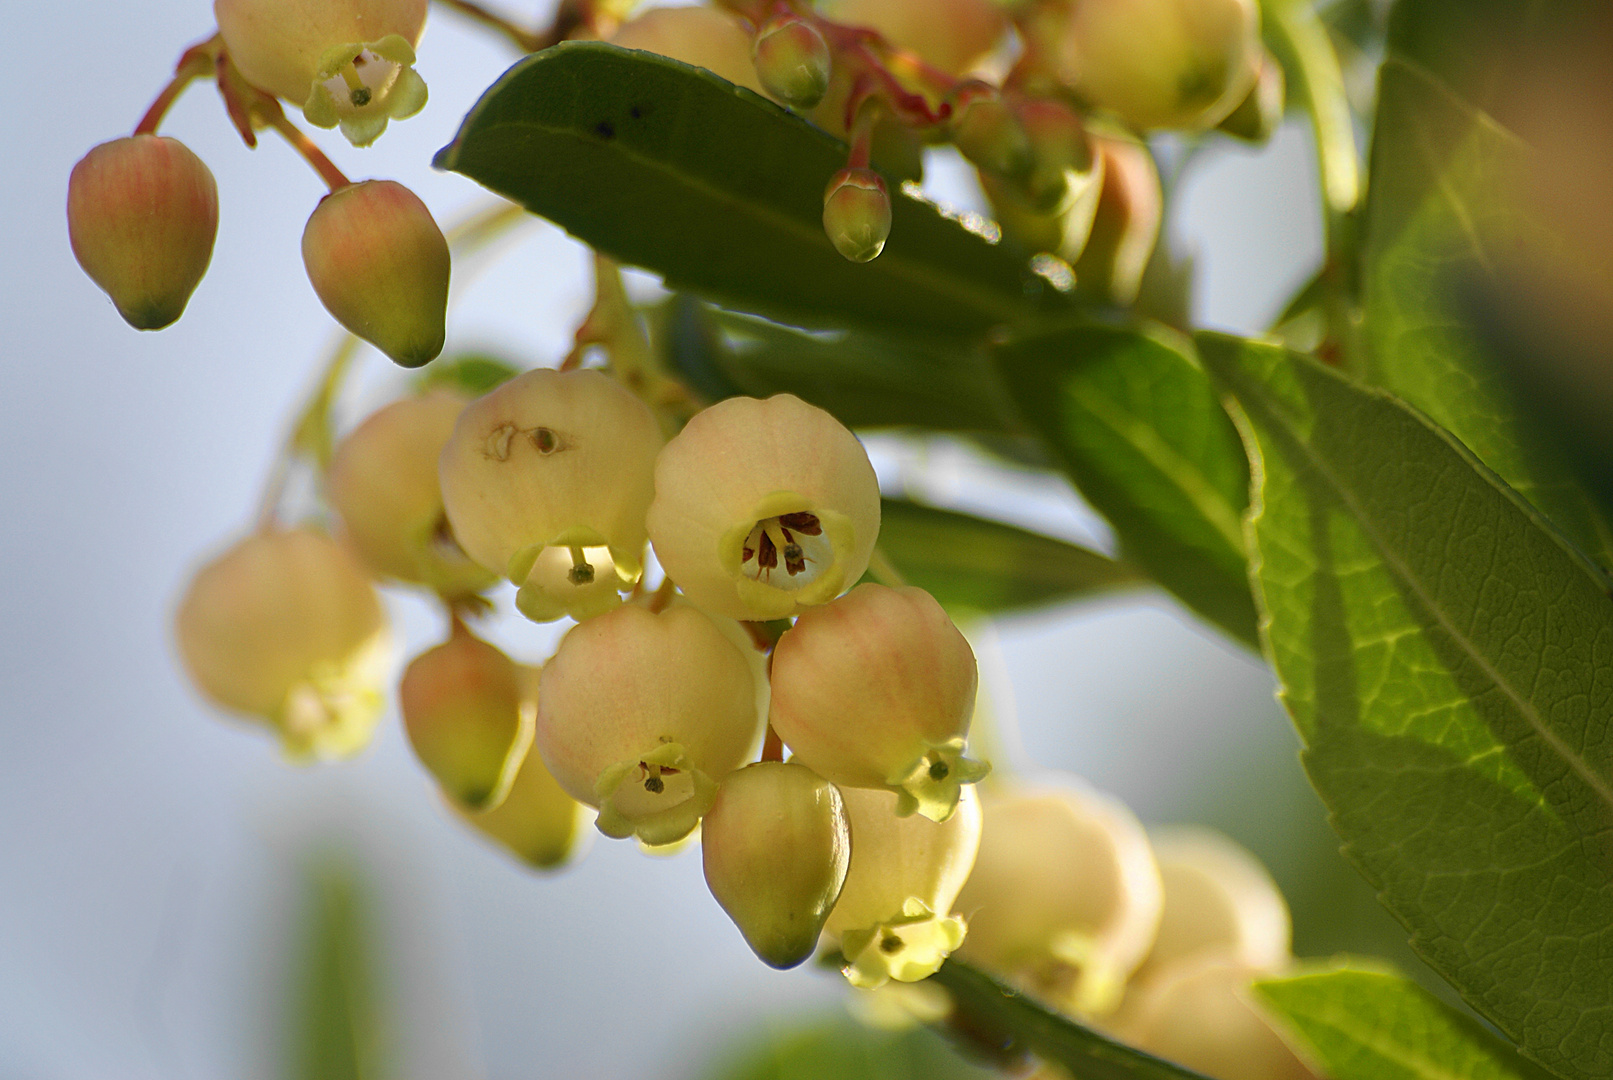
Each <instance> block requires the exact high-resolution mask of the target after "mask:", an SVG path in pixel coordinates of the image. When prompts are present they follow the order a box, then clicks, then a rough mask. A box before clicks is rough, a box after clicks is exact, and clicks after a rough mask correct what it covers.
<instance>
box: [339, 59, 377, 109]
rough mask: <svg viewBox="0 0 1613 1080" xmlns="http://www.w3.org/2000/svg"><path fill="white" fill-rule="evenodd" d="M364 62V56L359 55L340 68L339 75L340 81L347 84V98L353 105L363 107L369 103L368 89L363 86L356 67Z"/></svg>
mask: <svg viewBox="0 0 1613 1080" xmlns="http://www.w3.org/2000/svg"><path fill="white" fill-rule="evenodd" d="M363 62H364V54H363V53H359V54H358V55H357V56H355V57H354V58H353V60H352V62H351V63H349V64H348V65H347V66H346V67H344V68H342V70H341V71H340V72H339V74H340V75H341V77H342V81H343V82H344V83H346V84H347V98H348V100H349V101H351V102H352V103H353V104H354V105H358V106H364V105H368V104H369V103H370V88H369V87H367V86H365V85H364V80H363V79H361V78H360V77H359V74H358V65H359V64H362V63H363Z"/></svg>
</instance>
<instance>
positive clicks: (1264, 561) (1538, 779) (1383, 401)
mask: <svg viewBox="0 0 1613 1080" xmlns="http://www.w3.org/2000/svg"><path fill="white" fill-rule="evenodd" d="M1199 355H1200V356H1201V358H1202V359H1203V362H1204V364H1205V366H1206V367H1207V368H1208V369H1209V371H1210V373H1211V375H1212V376H1213V377H1214V378H1215V379H1216V380H1217V381H1218V382H1220V383H1221V384H1222V385H1224V386H1225V387H1226V389H1227V390H1228V391H1229V392H1230V393H1231V394H1232V395H1233V396H1234V397H1235V399H1236V401H1237V403H1238V405H1239V406H1240V410H1239V412H1240V414H1241V417H1242V418H1241V419H1240V426H1241V428H1242V430H1243V433H1244V437H1245V441H1246V443H1247V445H1248V448H1249V453H1250V459H1251V460H1252V461H1254V462H1255V463H1256V464H1255V470H1254V471H1255V475H1256V477H1257V478H1258V484H1257V491H1256V499H1257V502H1256V509H1255V512H1254V513H1253V514H1252V516H1251V530H1252V536H1253V542H1254V545H1255V548H1256V551H1255V554H1254V559H1253V565H1254V568H1255V574H1256V581H1257V585H1258V591H1259V594H1260V596H1261V600H1262V609H1263V616H1264V618H1265V625H1266V633H1267V639H1268V640H1267V644H1268V654H1269V656H1270V657H1271V660H1272V663H1273V665H1274V666H1275V668H1276V670H1277V675H1278V678H1279V680H1280V682H1281V685H1282V691H1281V696H1282V699H1283V702H1284V704H1285V705H1286V706H1287V708H1288V711H1289V713H1290V714H1291V715H1292V717H1293V719H1294V723H1295V725H1296V726H1297V727H1298V728H1299V732H1300V735H1301V737H1302V738H1303V739H1304V741H1305V744H1306V747H1305V751H1304V754H1303V759H1304V762H1305V767H1306V770H1307V772H1308V773H1309V774H1310V777H1311V781H1312V783H1313V784H1314V785H1315V786H1316V788H1317V790H1318V791H1319V792H1320V794H1321V796H1322V799H1323V801H1324V802H1326V803H1327V805H1328V808H1329V809H1330V810H1331V811H1332V820H1333V825H1334V828H1335V829H1336V830H1337V831H1338V832H1339V835H1340V836H1342V837H1343V838H1344V841H1345V853H1346V854H1347V855H1348V856H1349V857H1350V858H1351V859H1352V860H1353V861H1354V862H1355V863H1356V865H1357V866H1358V867H1359V868H1360V869H1361V870H1362V872H1363V873H1364V874H1365V875H1366V876H1367V878H1368V880H1370V881H1371V882H1372V883H1373V884H1374V885H1375V886H1376V887H1377V888H1378V889H1379V890H1380V896H1381V899H1382V900H1383V902H1384V904H1385V905H1387V906H1388V908H1389V909H1390V911H1392V912H1393V913H1394V914H1395V915H1396V917H1398V918H1399V919H1400V920H1401V922H1403V923H1405V925H1406V926H1407V927H1408V928H1409V929H1410V930H1411V933H1412V944H1413V946H1414V947H1415V948H1416V949H1417V951H1418V952H1419V953H1420V954H1421V955H1422V956H1423V957H1424V958H1425V959H1426V960H1427V961H1428V962H1429V964H1430V965H1431V966H1432V967H1433V968H1434V969H1435V970H1436V971H1438V972H1439V973H1440V974H1441V975H1443V976H1444V977H1445V978H1446V979H1448V980H1449V981H1450V982H1451V984H1452V985H1453V986H1455V987H1456V989H1457V990H1458V991H1459V992H1460V993H1461V994H1462V996H1463V997H1464V998H1466V999H1467V1001H1468V1002H1470V1003H1471V1004H1472V1005H1473V1007H1474V1008H1476V1009H1478V1010H1479V1011H1480V1012H1481V1013H1483V1014H1484V1015H1485V1016H1486V1017H1488V1018H1489V1019H1490V1020H1492V1021H1494V1022H1495V1024H1496V1025H1497V1026H1498V1027H1500V1028H1501V1029H1502V1030H1503V1031H1504V1032H1506V1034H1507V1035H1508V1036H1510V1037H1511V1038H1513V1039H1514V1040H1516V1041H1517V1042H1518V1043H1519V1044H1520V1045H1521V1046H1522V1047H1523V1048H1524V1049H1525V1050H1526V1051H1527V1052H1528V1053H1529V1054H1531V1055H1532V1056H1534V1057H1535V1058H1537V1059H1538V1060H1540V1061H1541V1062H1543V1063H1544V1064H1546V1065H1547V1066H1549V1067H1551V1068H1552V1069H1554V1070H1556V1071H1557V1072H1559V1073H1560V1074H1561V1075H1564V1076H1569V1077H1576V1078H1578V1077H1583V1078H1587V1080H1588V1078H1589V1077H1593V1076H1598V1077H1605V1076H1608V1075H1610V1073H1613V1042H1610V1040H1609V1038H1608V1032H1609V1031H1610V1030H1613V995H1610V993H1609V988H1610V987H1613V602H1610V601H1609V598H1608V596H1607V594H1606V593H1605V592H1603V590H1602V588H1601V586H1600V584H1599V582H1598V580H1597V579H1596V578H1595V577H1594V576H1593V575H1592V574H1591V572H1590V571H1589V570H1588V569H1586V567H1585V566H1584V565H1583V564H1582V563H1581V562H1580V561H1578V560H1577V559H1576V558H1575V557H1574V556H1573V555H1572V554H1571V553H1570V552H1568V551H1567V550H1566V549H1565V548H1564V547H1563V546H1562V545H1561V544H1560V543H1559V541H1558V539H1557V537H1556V535H1555V533H1554V532H1552V531H1551V530H1550V528H1549V527H1548V526H1546V525H1545V524H1543V523H1542V521H1541V520H1540V518H1539V517H1538V515H1537V514H1535V513H1534V511H1533V510H1531V509H1530V508H1529V506H1528V504H1527V503H1525V502H1523V501H1522V500H1521V499H1520V498H1519V497H1518V496H1517V495H1516V493H1514V492H1513V491H1511V489H1509V488H1507V487H1506V486H1505V485H1504V484H1501V483H1500V482H1499V481H1497V480H1496V478H1495V477H1494V475H1493V474H1491V473H1490V472H1489V471H1488V470H1486V469H1484V468H1483V467H1482V466H1481V465H1479V464H1478V463H1477V462H1476V461H1475V460H1474V459H1473V456H1472V455H1471V453H1470V452H1469V451H1468V450H1467V449H1466V448H1465V447H1463V446H1462V445H1461V443H1459V442H1458V441H1456V440H1455V439H1453V438H1452V437H1451V436H1450V435H1449V434H1448V433H1447V432H1445V431H1443V430H1441V429H1440V428H1438V427H1436V426H1434V425H1433V424H1431V423H1430V422H1429V421H1428V420H1426V419H1424V418H1423V417H1422V416H1421V415H1420V414H1419V413H1416V412H1414V411H1413V410H1411V409H1408V408H1407V407H1405V406H1404V405H1402V404H1400V403H1399V402H1397V401H1396V400H1394V399H1393V398H1391V397H1389V396H1388V395H1387V394H1384V393H1382V392H1380V391H1375V390H1368V389H1363V388H1360V387H1357V386H1355V385H1352V384H1351V383H1349V382H1347V381H1346V380H1345V379H1344V377H1343V376H1341V375H1340V374H1338V373H1337V372H1336V371H1334V370H1332V369H1330V368H1326V367H1324V366H1322V365H1321V364H1318V363H1317V362H1315V361H1313V360H1311V359H1309V358H1307V357H1304V356H1300V355H1299V354H1295V353H1289V352H1287V351H1285V350H1283V349H1281V348H1278V347H1276V346H1271V345H1264V344H1257V343H1253V342H1241V341H1238V340H1236V339H1233V338H1227V337H1223V336H1220V335H1214V334H1201V335H1200V336H1199Z"/></svg>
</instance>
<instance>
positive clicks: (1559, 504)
mask: <svg viewBox="0 0 1613 1080" xmlns="http://www.w3.org/2000/svg"><path fill="white" fill-rule="evenodd" d="M1464 2H1466V0H1464ZM1528 154H1529V150H1528V148H1527V147H1525V146H1524V145H1523V144H1522V143H1521V142H1519V141H1518V139H1517V138H1516V137H1515V136H1513V135H1512V134H1510V133H1509V132H1507V131H1505V130H1503V129H1502V128H1500V127H1498V126H1497V125H1496V124H1495V122H1494V121H1493V120H1491V119H1490V118H1489V117H1487V116H1485V115H1484V114H1482V113H1480V112H1477V111H1475V110H1474V109H1473V108H1472V107H1470V106H1468V105H1466V104H1465V103H1463V102H1462V101H1461V100H1460V99H1458V98H1457V97H1455V96H1454V95H1453V94H1452V93H1451V92H1450V91H1449V90H1447V89H1446V88H1445V87H1443V86H1440V85H1439V84H1438V83H1437V82H1435V81H1434V80H1433V79H1432V78H1431V77H1430V76H1429V75H1428V74H1427V73H1426V72H1423V71H1422V70H1420V69H1418V68H1415V67H1412V66H1409V65H1407V64H1404V63H1399V62H1394V61H1391V62H1390V63H1388V64H1386V65H1384V69H1383V77H1382V85H1381V89H1380V99H1379V109H1378V127H1377V138H1376V141H1375V143H1374V144H1373V152H1372V177H1373V179H1372V184H1371V186H1370V189H1369V190H1370V195H1369V197H1368V209H1367V216H1368V237H1369V241H1368V245H1367V252H1366V267H1367V279H1366V322H1365V334H1366V340H1367V344H1368V346H1369V352H1370V367H1369V372H1368V374H1369V377H1370V378H1371V380H1372V381H1373V382H1374V383H1376V384H1377V385H1380V386H1383V387H1385V388H1386V389H1388V390H1391V391H1393V392H1394V393H1395V394H1396V395H1398V396H1399V397H1400V398H1402V399H1403V400H1405V401H1407V402H1409V403H1410V404H1412V405H1415V406H1417V408H1419V409H1421V410H1422V411H1423V412H1425V413H1427V414H1428V415H1429V416H1430V417H1431V418H1432V419H1433V420H1434V421H1435V423H1437V424H1439V425H1440V426H1442V427H1444V428H1445V429H1446V430H1448V431H1450V432H1451V434H1453V435H1455V436H1456V437H1457V438H1458V439H1461V440H1462V442H1464V443H1465V444H1467V447H1468V449H1470V450H1472V451H1473V452H1474V453H1475V454H1477V455H1478V457H1479V460H1481V461H1483V462H1484V463H1485V464H1486V465H1488V466H1489V467H1490V468H1491V469H1494V470H1495V471H1496V473H1498V474H1499V475H1500V476H1501V478H1502V479H1503V480H1505V481H1506V482H1507V483H1508V484H1510V485H1511V486H1512V487H1513V488H1514V489H1515V490H1516V491H1517V492H1518V493H1519V494H1520V495H1522V496H1523V497H1524V498H1526V499H1528V500H1529V501H1530V502H1531V503H1533V504H1534V505H1535V507H1536V508H1537V509H1538V510H1540V512H1541V513H1543V514H1544V515H1545V516H1546V517H1547V518H1548V519H1550V520H1551V522H1552V523H1553V524H1555V525H1556V526H1557V527H1558V528H1559V529H1560V530H1562V532H1563V534H1564V535H1565V536H1566V537H1567V538H1568V540H1569V541H1570V542H1571V543H1573V544H1574V545H1575V546H1576V547H1578V548H1579V550H1580V551H1582V552H1583V553H1584V554H1585V555H1587V556H1588V557H1590V558H1591V559H1592V560H1593V561H1594V562H1596V563H1597V564H1598V565H1600V566H1601V567H1602V568H1604V570H1605V569H1609V568H1613V528H1610V527H1609V524H1608V522H1607V520H1606V519H1605V517H1604V516H1603V514H1602V511H1601V510H1600V509H1599V507H1598V506H1597V504H1596V502H1595V500H1594V499H1593V498H1592V496H1591V495H1590V494H1589V493H1588V492H1587V491H1586V490H1585V489H1584V488H1583V487H1582V486H1581V485H1580V483H1579V481H1578V479H1577V478H1576V477H1575V475H1574V469H1573V465H1572V463H1571V462H1570V460H1569V459H1568V457H1567V456H1566V455H1565V454H1564V453H1563V452H1562V451H1561V450H1560V448H1558V446H1557V445H1556V443H1555V441H1554V438H1553V433H1552V432H1551V431H1549V430H1543V428H1542V425H1540V424H1539V423H1537V422H1534V417H1533V415H1532V414H1531V413H1530V412H1529V411H1528V410H1527V409H1526V408H1525V407H1523V405H1522V404H1521V403H1520V401H1519V398H1518V395H1517V392H1516V389H1515V385H1514V382H1513V380H1512V379H1511V378H1509V376H1508V374H1507V372H1506V371H1505V370H1504V369H1503V368H1502V367H1501V366H1500V365H1498V364H1497V363H1496V362H1495V361H1494V360H1493V359H1492V358H1491V357H1490V356H1489V355H1487V353H1486V350H1485V349H1484V347H1483V345H1482V343H1481V342H1480V340H1479V339H1478V335H1477V333H1476V332H1475V329H1474V327H1473V326H1472V325H1471V323H1470V320H1469V319H1468V318H1467V317H1466V316H1465V315H1464V314H1463V311H1464V308H1465V307H1466V306H1467V305H1465V304H1464V301H1463V299H1462V296H1463V291H1464V290H1465V291H1466V294H1467V295H1470V296H1471V295H1474V294H1475V290H1477V289H1479V288H1481V287H1482V288H1484V289H1487V290H1489V291H1491V292H1492V293H1493V292H1495V291H1496V290H1497V289H1499V288H1500V287H1501V285H1502V283H1501V282H1500V281H1499V279H1497V278H1496V277H1495V274H1496V269H1497V267H1498V266H1499V265H1502V264H1504V263H1505V261H1506V255H1507V253H1508V251H1509V250H1510V249H1511V248H1513V247H1514V246H1516V245H1517V244H1518V243H1520V242H1522V241H1523V240H1524V239H1526V238H1527V237H1528V236H1529V235H1530V234H1531V233H1533V232H1534V231H1536V230H1535V228H1534V227H1533V226H1531V225H1530V224H1529V222H1528V220H1527V218H1526V217H1525V216H1524V215H1522V214H1521V213H1520V212H1518V211H1517V210H1516V209H1515V207H1514V202H1513V200H1512V199H1511V197H1510V195H1509V190H1510V189H1514V188H1515V187H1516V184H1515V180H1516V178H1517V177H1519V176H1520V175H1521V173H1522V171H1523V169H1524V168H1525V166H1526V165H1527V162H1528Z"/></svg>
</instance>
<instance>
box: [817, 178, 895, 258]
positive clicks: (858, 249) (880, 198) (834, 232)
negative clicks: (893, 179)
mask: <svg viewBox="0 0 1613 1080" xmlns="http://www.w3.org/2000/svg"><path fill="white" fill-rule="evenodd" d="M823 231H824V232H825V233H826V234H828V237H829V239H830V241H831V242H832V243H833V244H834V246H835V250H836V251H838V252H840V254H841V255H844V256H845V257H846V258H847V259H849V260H850V261H852V262H858V263H863V262H869V261H871V260H872V259H875V258H877V257H878V256H879V253H880V252H881V251H884V250H885V241H886V240H887V239H889V237H890V232H891V198H890V191H889V190H888V189H887V188H886V186H885V180H884V178H883V177H881V176H880V175H879V174H878V173H876V172H874V171H873V170H872V169H852V168H846V169H841V170H840V171H839V172H837V173H835V174H834V176H833V177H831V178H830V180H829V186H828V187H827V188H826V189H825V191H824V196H823Z"/></svg>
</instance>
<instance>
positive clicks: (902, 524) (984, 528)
mask: <svg viewBox="0 0 1613 1080" xmlns="http://www.w3.org/2000/svg"><path fill="white" fill-rule="evenodd" d="M879 548H880V550H881V551H882V552H883V553H884V554H885V557H886V558H888V559H889V560H890V561H891V563H892V564H893V565H894V566H895V567H896V569H897V570H899V571H900V572H901V574H902V576H903V577H904V578H906V579H907V583H908V584H909V585H917V586H918V587H919V588H921V589H924V590H926V591H928V592H929V593H930V595H932V596H934V597H935V598H936V599H937V600H939V601H940V602H941V603H942V604H943V605H944V606H946V607H955V608H973V609H974V610H976V611H984V612H988V613H993V614H996V613H1001V612H1004V611H1012V610H1014V609H1016V608H1027V607H1035V606H1038V605H1042V604H1053V603H1058V602H1060V601H1067V600H1074V599H1077V598H1079V597H1085V596H1094V595H1101V594H1104V593H1109V592H1113V591H1114V590H1116V589H1124V588H1137V587H1139V586H1144V585H1148V584H1151V582H1150V581H1149V579H1148V577H1147V576H1146V575H1144V574H1142V573H1141V572H1139V571H1138V570H1137V569H1135V568H1134V567H1131V566H1128V565H1126V564H1125V563H1122V562H1116V561H1115V560H1114V559H1111V558H1108V557H1107V556H1104V555H1099V554H1098V553H1097V552H1095V551H1090V550H1088V549H1087V548H1084V547H1081V546H1080V545H1078V544H1071V543H1067V542H1065V541H1063V540H1055V539H1053V538H1052V537H1050V536H1042V535H1040V534H1039V533H1033V532H1028V531H1026V530H1024V529H1020V528H1016V527H1014V526H1012V525H1005V524H1003V523H1002V522H1000V521H989V520H987V519H985V518H978V517H974V516H972V515H970V514H960V513H958V512H956V511H953V510H941V509H938V508H937V507H933V506H924V505H922V504H921V503H916V502H909V501H907V500H906V499H885V500H883V503H882V508H881V517H880V523H879Z"/></svg>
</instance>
